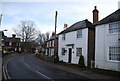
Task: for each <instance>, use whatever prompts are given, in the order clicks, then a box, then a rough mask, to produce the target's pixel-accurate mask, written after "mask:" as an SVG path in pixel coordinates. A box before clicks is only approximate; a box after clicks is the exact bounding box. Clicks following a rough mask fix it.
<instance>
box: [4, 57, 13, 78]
mask: <svg viewBox="0 0 120 81" xmlns="http://www.w3.org/2000/svg"><path fill="white" fill-rule="evenodd" d="M13 58H14V57H13ZM13 58H11V59H9V60H7V61H6V62H5V63H4V64H3V74H4V78H5V79H6V80H7V79H10V76H9V74H8V70H7V65H8V62H9V61H10V60H12V59H13Z"/></svg>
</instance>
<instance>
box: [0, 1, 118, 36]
mask: <svg viewBox="0 0 120 81" xmlns="http://www.w3.org/2000/svg"><path fill="white" fill-rule="evenodd" d="M119 1H120V0H44V1H43V0H0V14H3V16H2V21H1V27H0V30H5V29H7V30H8V31H5V32H4V33H5V35H7V36H12V34H14V31H13V30H14V29H18V28H19V27H18V25H20V24H21V21H27V20H31V21H34V22H35V27H36V29H37V30H39V31H41V32H42V33H46V32H50V33H52V32H53V31H54V27H55V25H54V24H55V11H57V12H58V17H57V18H58V19H57V33H59V32H60V31H62V30H63V29H64V24H68V26H71V25H72V24H74V23H76V22H78V21H82V20H85V19H88V20H89V21H90V22H92V20H93V19H92V18H93V17H92V10H93V9H94V6H97V9H98V10H99V20H101V19H103V18H104V17H106V16H108V15H110V14H111V13H113V12H114V11H116V10H117V9H118V2H119Z"/></svg>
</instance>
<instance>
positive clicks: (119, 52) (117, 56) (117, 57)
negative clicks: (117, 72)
mask: <svg viewBox="0 0 120 81" xmlns="http://www.w3.org/2000/svg"><path fill="white" fill-rule="evenodd" d="M109 60H112V61H120V47H109Z"/></svg>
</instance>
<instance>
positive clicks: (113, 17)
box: [94, 9, 120, 25]
mask: <svg viewBox="0 0 120 81" xmlns="http://www.w3.org/2000/svg"><path fill="white" fill-rule="evenodd" d="M115 21H120V9H118V10H116V11H115V12H113V13H112V14H110V15H108V16H107V17H105V18H104V19H102V20H100V21H98V22H97V23H96V24H94V25H101V24H107V23H110V22H115Z"/></svg>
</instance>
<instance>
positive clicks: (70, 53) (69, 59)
mask: <svg viewBox="0 0 120 81" xmlns="http://www.w3.org/2000/svg"><path fill="white" fill-rule="evenodd" d="M71 60H72V48H69V54H68V63H71Z"/></svg>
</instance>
